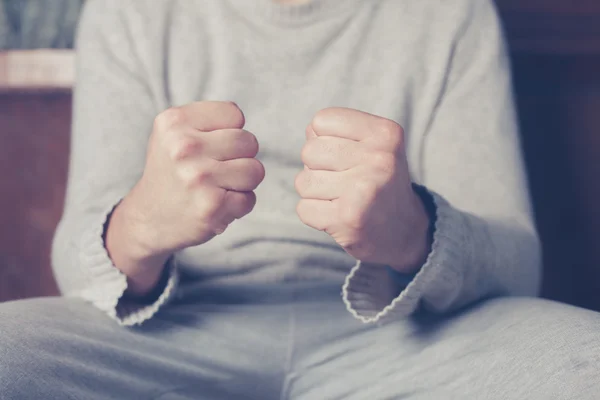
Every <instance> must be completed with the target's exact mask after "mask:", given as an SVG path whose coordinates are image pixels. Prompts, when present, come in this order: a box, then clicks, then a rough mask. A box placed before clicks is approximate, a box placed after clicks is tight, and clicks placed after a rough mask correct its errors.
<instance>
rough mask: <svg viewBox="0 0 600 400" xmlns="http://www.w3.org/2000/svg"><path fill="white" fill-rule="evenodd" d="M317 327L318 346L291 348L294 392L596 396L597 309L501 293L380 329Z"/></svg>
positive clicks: (599, 379) (308, 395) (547, 398)
mask: <svg viewBox="0 0 600 400" xmlns="http://www.w3.org/2000/svg"><path fill="white" fill-rule="evenodd" d="M322 312H323V313H326V311H325V310H322ZM315 315H318V314H315ZM313 318H316V319H318V317H313ZM301 325H302V324H301ZM306 326H313V327H314V326H319V325H318V324H316V322H314V321H313V322H310V321H309V322H308V323H307V324H306ZM320 326H321V329H314V328H313V334H312V335H313V336H319V337H320V339H319V340H318V342H317V341H315V340H314V339H311V340H305V341H300V342H299V343H298V344H297V347H298V348H297V351H296V354H297V357H296V360H295V364H294V371H293V372H292V373H291V374H290V379H289V382H288V390H289V392H290V396H291V398H296V399H312V398H317V397H318V396H320V397H321V398H328V399H338V398H339V399H368V398H377V399H396V398H407V399H439V398H444V399H454V398H456V399H481V398H485V399H503V400H509V399H524V398H527V399H544V400H551V399H560V400H563V399H580V400H587V399H590V400H591V399H595V398H597V395H598V393H600V314H598V313H594V312H591V311H587V310H583V309H579V308H575V307H571V306H568V305H564V304H559V303H555V302H551V301H545V300H539V299H527V298H502V299H493V300H489V301H487V302H484V303H481V304H479V305H476V306H474V307H471V308H469V309H467V310H464V311H462V312H460V313H458V314H456V315H453V316H450V317H444V318H440V317H432V316H425V317H419V318H412V319H408V320H403V321H396V322H391V323H387V324H385V325H383V326H380V327H365V326H362V325H358V324H355V323H353V322H350V321H349V320H346V319H345V318H338V319H337V320H336V319H330V321H329V322H326V321H323V322H322V323H321V324H320ZM342 326H343V328H341V327H342ZM340 331H344V332H345V333H344V335H343V336H340V334H339V333H340ZM298 336H299V337H309V336H307V335H298ZM315 396H317V397H315Z"/></svg>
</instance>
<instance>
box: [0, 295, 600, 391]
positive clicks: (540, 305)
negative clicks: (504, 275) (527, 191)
mask: <svg viewBox="0 0 600 400" xmlns="http://www.w3.org/2000/svg"><path fill="white" fill-rule="evenodd" d="M339 288H340V286H339V284H336V285H333V284H317V285H315V284H287V285H277V286H261V287H258V286H254V287H245V288H244V287H236V288H214V289H211V290H205V291H203V292H202V293H200V294H198V295H195V296H194V297H193V298H191V297H188V298H183V299H179V300H177V301H175V302H174V303H172V304H170V305H169V306H168V307H166V308H165V309H164V310H162V311H161V312H159V314H158V315H157V316H156V317H155V318H154V319H152V320H151V321H149V322H148V323H146V324H144V325H142V326H141V327H135V328H124V327H120V326H118V325H117V324H116V323H115V322H113V321H112V320H110V319H108V317H106V316H105V315H103V314H102V313H101V312H99V311H97V310H96V309H94V308H93V307H92V306H90V305H88V304H86V303H84V302H82V301H78V300H68V299H64V298H53V299H34V300H25V301H16V302H10V303H4V304H1V305H0V399H19V400H27V399H44V400H50V399H82V400H94V399H211V400H220V399H227V400H235V399H257V400H269V399H302V400H329V399H359V400H381V399H411V400H416V399H435V400H446V399H461V400H464V399H476V400H482V399H483V400H485V399H502V400H511V399H519V400H524V399H543V400H552V399H561V400H563V399H577V400H588V399H589V400H592V399H595V400H597V399H600V314H597V313H593V312H590V311H585V310H582V309H578V308H575V307H570V306H566V305H562V304H558V303H553V302H549V301H543V300H535V299H525V298H510V299H508V298H507V299H495V300H489V301H487V302H485V303H482V304H479V305H476V306H474V307H471V308H470V309H467V310H464V311H462V312H461V313H458V314H456V315H453V316H449V317H446V318H438V317H433V316H423V315H422V316H418V317H415V318H412V319H409V320H403V321H394V322H388V323H386V324H383V325H364V324H362V323H361V322H358V321H356V320H354V319H353V318H352V316H351V315H350V314H349V313H348V312H347V311H346V310H345V309H344V306H343V304H342V302H341V300H340V296H339Z"/></svg>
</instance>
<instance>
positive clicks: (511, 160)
mask: <svg viewBox="0 0 600 400" xmlns="http://www.w3.org/2000/svg"><path fill="white" fill-rule="evenodd" d="M77 48H78V63H77V64H78V69H77V73H78V77H77V86H76V90H75V98H74V124H73V137H72V154H71V159H72V161H71V168H70V177H69V185H68V191H67V200H66V208H65V213H64V216H63V218H62V221H61V223H60V225H59V228H58V231H57V233H56V238H55V241H54V246H53V257H52V258H53V266H54V271H55V274H56V277H57V280H58V283H59V285H60V288H61V290H62V292H63V293H64V294H66V295H69V296H76V297H81V298H84V299H86V300H88V301H90V302H92V303H93V304H94V305H96V306H97V307H98V308H100V309H101V310H103V311H105V312H106V313H108V315H110V316H111V317H113V318H115V319H116V320H117V321H119V322H120V323H122V324H125V325H130V324H137V323H141V322H143V321H144V320H147V319H148V318H151V317H152V316H153V314H154V313H155V312H156V311H157V310H158V309H159V308H160V307H162V306H167V307H168V305H167V304H168V300H169V299H170V298H172V297H173V296H174V295H175V294H183V295H185V293H186V292H187V293H189V292H190V291H201V290H203V288H204V287H207V286H211V285H233V284H259V283H269V282H294V281H299V280H303V281H307V280H308V281H310V280H320V281H330V282H339V283H340V287H341V288H340V289H341V298H340V301H344V302H345V303H346V305H347V308H348V310H349V312H351V313H352V314H353V315H354V316H356V317H357V318H359V319H361V320H362V321H364V322H374V321H378V320H380V319H381V318H383V317H386V318H389V317H394V318H398V317H402V316H406V315H409V314H410V313H412V312H413V311H414V310H415V309H416V307H417V306H422V307H423V308H424V309H426V310H429V311H431V312H437V313H442V312H447V311H451V310H454V309H457V308H459V307H462V306H464V305H466V304H468V303H471V302H473V301H476V300H478V299H481V298H483V297H487V296H496V295H535V294H536V293H537V290H538V286H539V280H540V251H539V243H538V238H537V235H536V232H535V229H534V226H533V223H532V215H531V210H530V206H529V199H528V195H527V188H526V181H525V177H524V173H523V164H522V159H521V154H520V147H519V142H518V134H517V133H518V132H517V127H516V124H515V115H514V110H513V103H512V93H511V86H510V76H509V71H508V62H507V55H506V49H505V47H504V42H503V37H502V34H501V30H500V27H499V22H498V18H497V15H496V12H495V10H494V7H493V5H492V2H491V0H452V1H445V0H419V1H412V0H344V1H340V0H312V1H311V2H309V3H308V4H304V5H296V6H290V5H281V4H277V3H275V2H273V1H272V0H128V1H123V0H91V1H89V3H88V4H87V6H86V8H85V10H84V13H83V17H82V21H81V25H80V30H79V34H78V42H77ZM198 100H232V101H235V102H236V103H237V104H238V105H240V107H241V109H242V110H243V111H244V113H245V114H246V119H247V125H246V128H247V129H248V130H250V131H251V132H253V133H254V134H255V135H256V136H257V137H258V139H259V141H260V145H261V151H260V153H259V156H258V158H259V159H260V160H261V161H262V162H263V164H264V165H265V168H266V172H267V174H266V178H265V180H264V182H263V183H262V185H261V186H260V187H259V189H258V190H257V197H258V201H257V205H256V208H255V209H254V211H253V212H252V213H251V214H249V215H248V216H246V217H245V218H243V219H241V220H239V221H236V222H234V223H233V224H232V225H231V226H230V228H229V229H228V230H227V231H226V232H225V234H223V235H221V236H218V237H216V238H215V239H213V240H211V241H210V242H208V243H206V244H204V245H201V246H198V247H194V248H188V249H186V250H184V251H182V252H180V253H178V254H176V257H175V262H173V263H172V264H171V265H169V267H168V268H169V269H168V273H169V274H170V277H169V279H168V283H167V284H166V286H165V288H164V291H163V292H162V295H161V296H160V297H159V298H158V300H157V301H156V302H154V303H153V304H141V305H135V306H134V305H132V304H125V303H126V302H125V301H123V300H121V299H120V298H121V296H122V295H123V293H124V291H125V290H126V288H127V280H126V277H125V276H124V275H123V274H122V273H121V272H120V271H119V270H118V269H117V268H116V267H115V266H114V265H113V264H112V262H111V260H110V258H109V257H108V254H107V252H106V250H105V247H104V244H103V239H102V232H103V225H104V224H105V221H106V219H107V216H108V215H109V213H110V211H111V209H112V208H113V207H114V206H115V205H116V204H117V203H118V202H119V200H120V199H121V198H122V197H123V196H125V195H126V194H127V193H128V191H129V190H130V189H131V188H132V187H133V186H134V184H135V183H136V182H137V180H138V179H139V178H140V176H141V174H142V171H143V167H144V158H145V148H146V144H147V140H148V138H149V134H150V132H151V128H152V122H153V119H154V117H155V116H156V115H157V114H158V113H159V112H161V111H162V110H164V109H165V108H167V107H169V106H172V105H183V104H186V103H189V102H193V101H198ZM330 106H341V107H350V108H355V109H359V110H362V111H366V112H369V113H373V114H377V115H380V116H383V117H386V118H389V119H393V120H395V121H397V122H398V123H400V124H401V125H402V126H403V127H404V128H405V130H406V132H407V136H408V137H407V154H408V158H409V164H410V172H411V176H412V178H413V180H414V181H415V182H416V183H419V184H422V185H424V186H425V187H426V188H427V189H428V190H429V191H430V192H431V194H432V196H433V198H434V200H435V205H436V208H437V210H436V212H437V222H436V226H435V235H434V242H433V246H432V247H433V248H432V251H431V253H430V255H429V257H428V259H427V261H426V263H425V265H423V266H422V268H421V269H420V272H419V273H418V274H417V276H416V277H415V278H414V279H412V281H411V282H410V283H409V284H408V285H406V287H398V286H395V285H397V284H396V283H394V281H393V280H391V278H390V275H389V274H388V273H387V271H386V269H385V268H382V267H378V266H373V265H367V264H366V263H361V262H360V261H358V260H355V259H353V258H352V257H351V256H349V255H347V254H346V253H345V252H344V251H343V250H342V249H341V248H339V247H338V246H337V245H336V244H335V242H334V241H333V240H332V239H331V238H330V237H329V236H327V235H326V234H325V233H322V232H318V231H315V230H313V229H310V228H308V227H306V226H304V225H303V224H302V223H301V222H300V220H299V219H298V217H297V215H296V213H295V206H296V203H297V201H298V196H297V194H296V193H295V190H294V177H295V175H296V173H297V172H298V171H300V170H301V169H302V163H301V161H300V149H301V147H302V145H303V143H304V140H305V138H304V128H305V127H306V125H307V124H308V123H309V122H310V120H311V119H312V116H313V115H314V114H315V113H316V112H317V111H318V110H320V109H322V108H326V107H330Z"/></svg>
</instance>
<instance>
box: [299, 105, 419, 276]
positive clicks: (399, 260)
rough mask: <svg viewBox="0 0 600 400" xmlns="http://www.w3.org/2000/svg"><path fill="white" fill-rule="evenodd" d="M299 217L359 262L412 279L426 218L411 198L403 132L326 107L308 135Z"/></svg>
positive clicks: (414, 197) (415, 197)
mask: <svg viewBox="0 0 600 400" xmlns="http://www.w3.org/2000/svg"><path fill="white" fill-rule="evenodd" d="M302 161H303V163H304V165H305V167H304V170H303V171H302V172H300V173H299V174H298V176H297V177H296V181H295V184H296V190H297V191H298V193H299V194H300V197H301V198H302V199H301V200H300V202H299V203H298V207H297V212H298V215H299V217H300V219H301V220H302V222H304V223H305V224H306V225H308V226H310V227H312V228H315V229H317V230H321V231H325V232H327V233H328V234H329V235H331V236H332V237H333V239H334V240H335V241H336V242H337V243H338V244H339V245H340V246H341V247H342V248H344V250H345V251H346V252H347V253H348V254H350V255H352V256H353V257H355V258H356V259H358V260H361V261H362V262H367V263H373V264H381V265H387V266H390V267H392V268H394V269H395V270H397V271H399V272H402V273H413V272H415V271H416V270H418V268H420V266H421V264H422V263H423V262H424V261H425V259H426V257H427V252H428V249H429V246H430V244H429V243H428V241H429V239H428V234H427V230H428V226H429V217H428V215H427V212H426V211H425V208H424V205H423V203H422V201H421V199H420V197H419V196H418V195H417V194H416V193H415V192H414V190H413V189H412V185H411V179H410V176H409V171H408V162H407V159H406V155H405V148H404V131H403V129H402V127H401V126H400V125H399V124H397V123H396V122H394V121H391V120H389V119H385V118H382V117H378V116H375V115H372V114H368V113H365V112H361V111H357V110H352V109H346V108H328V109H325V110H322V111H320V112H318V113H317V115H316V116H315V117H314V119H313V121H312V122H311V123H310V125H309V126H308V127H307V129H306V144H305V145H304V148H303V149H302Z"/></svg>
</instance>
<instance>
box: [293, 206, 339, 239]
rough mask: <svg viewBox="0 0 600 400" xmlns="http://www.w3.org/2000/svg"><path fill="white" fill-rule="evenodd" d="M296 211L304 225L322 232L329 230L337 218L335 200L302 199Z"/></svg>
mask: <svg viewBox="0 0 600 400" xmlns="http://www.w3.org/2000/svg"><path fill="white" fill-rule="evenodd" d="M296 213H297V214H298V217H299V218H300V221H302V222H303V223H304V224H305V225H308V226H310V227H311V228H314V229H316V230H319V231H324V232H328V231H330V230H331V228H332V227H333V226H334V224H335V221H336V218H337V217H336V216H337V209H336V204H335V202H332V201H324V200H313V199H302V200H300V201H299V202H298V205H297V206H296Z"/></svg>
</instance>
